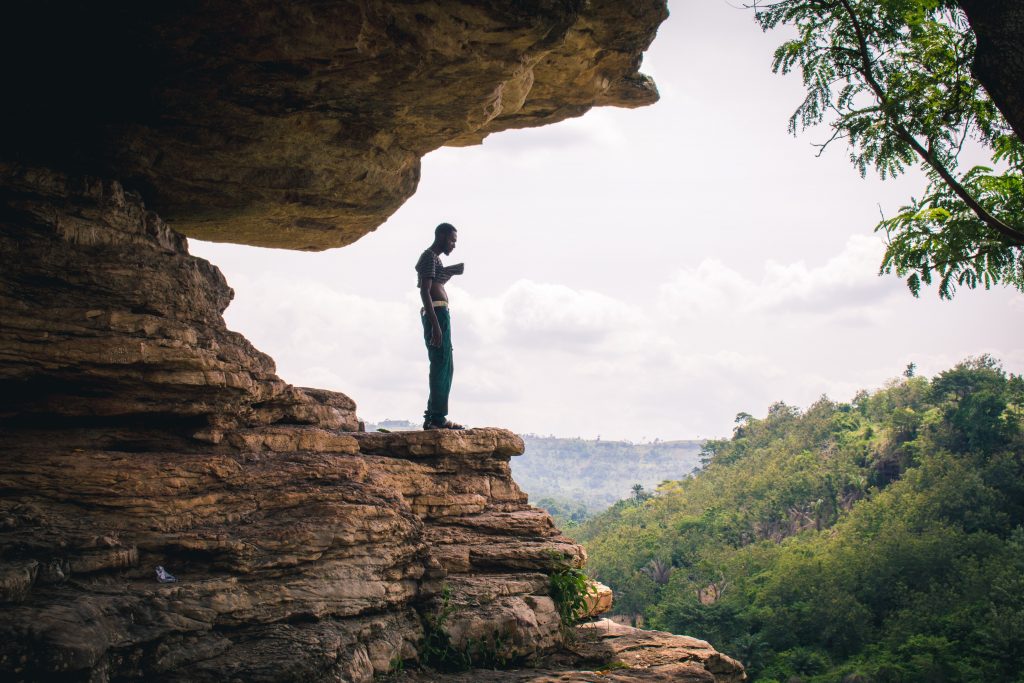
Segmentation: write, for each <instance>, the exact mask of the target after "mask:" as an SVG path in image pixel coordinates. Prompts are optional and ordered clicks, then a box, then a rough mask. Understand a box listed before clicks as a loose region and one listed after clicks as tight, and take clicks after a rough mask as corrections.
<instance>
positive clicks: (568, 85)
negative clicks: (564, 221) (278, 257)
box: [0, 0, 668, 250]
mask: <svg viewBox="0 0 1024 683" xmlns="http://www.w3.org/2000/svg"><path fill="white" fill-rule="evenodd" d="M667 15H668V12H667V9H666V0H632V1H631V2H619V1H618V0H588V1H586V2H584V0H529V1H528V2H505V1H503V0H435V1H432V2H391V1H388V0H329V1H327V2H323V1H317V2H313V1H310V0H305V1H293V2H278V1H277V0H204V1H202V2H175V3H137V2H133V3H127V2H121V1H117V0H115V1H114V2H108V3H102V4H100V5H96V4H91V5H70V4H69V3H65V2H57V1H48V0H39V1H38V2H32V3H9V4H8V5H6V6H5V7H4V9H3V10H0V27H2V28H0V54H2V56H3V57H4V64H5V65H7V66H5V69H6V71H5V101H6V107H5V125H4V126H3V127H2V128H0V158H7V159H16V160H19V161H22V162H24V163H29V164H34V165H44V166H48V167H52V168H57V169H62V170H65V171H67V170H71V171H74V172H76V173H82V172H87V173H90V174H93V175H96V176H98V177H105V178H116V179H118V180H120V181H121V182H122V183H123V184H124V185H125V186H126V187H128V188H130V189H133V190H136V191H140V192H142V194H143V196H144V198H145V200H146V203H147V205H148V206H149V207H150V208H152V209H154V210H156V211H157V212H159V213H160V215H161V216H162V217H163V218H164V219H166V220H167V221H168V222H170V223H171V224H172V225H173V226H174V228H175V229H176V230H177V231H178V232H182V233H184V234H186V235H189V236H194V237H198V238H201V239H207V240H216V241H227V242H236V243H243V244H253V245H260V246H271V247H282V248H289V249H310V250H320V249H326V248H329V247H337V246H342V245H345V244H349V243H351V242H353V241H355V240H356V239H358V238H359V237H361V236H362V235H364V234H366V233H367V232H369V231H371V230H373V229H375V228H376V227H377V226H378V225H380V224H381V223H383V222H384V220H385V219H387V217H388V216H389V215H391V213H393V212H394V211H395V210H396V209H397V208H398V207H399V206H400V205H401V204H402V203H403V202H404V201H405V200H406V199H408V198H409V197H410V196H411V195H412V193H413V192H414V191H415V189H416V185H417V183H418V181H419V174H420V157H422V156H423V155H424V154H426V153H427V152H429V151H431V150H434V149H437V148H438V147H441V146H443V145H466V144H474V143H477V142H479V141H480V140H482V139H483V138H484V137H485V136H486V135H489V134H491V133H494V132H497V131H501V130H506V129H509V128H524V127H530V126H540V125H545V124H549V123H554V122H556V121H561V120H563V119H566V118H569V117H573V116H579V115H581V114H583V113H584V112H586V111H587V110H588V109H590V108H591V107H593V106H605V105H612V106H623V107H636V106H642V105H646V104H650V103H652V102H654V101H656V99H657V90H656V88H655V87H654V84H653V82H652V81H651V80H650V79H649V78H647V77H646V76H643V75H642V74H640V72H639V71H638V69H639V65H640V60H641V56H642V53H643V51H644V50H645V49H646V48H647V46H648V45H649V44H650V43H651V41H652V40H653V39H654V35H655V32H656V30H657V27H658V25H659V24H660V23H661V22H662V21H663V20H664V19H665V18H666V16H667Z"/></svg>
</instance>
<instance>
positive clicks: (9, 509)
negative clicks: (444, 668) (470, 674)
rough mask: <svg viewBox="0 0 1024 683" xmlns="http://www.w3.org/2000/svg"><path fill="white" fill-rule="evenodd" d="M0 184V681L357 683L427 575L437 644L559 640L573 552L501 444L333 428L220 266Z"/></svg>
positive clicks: (50, 176)
mask: <svg viewBox="0 0 1024 683" xmlns="http://www.w3.org/2000/svg"><path fill="white" fill-rule="evenodd" d="M0 177H2V181H3V186H4V187H5V188H6V189H5V191H4V194H3V203H2V205H0V206H2V209H0V228H2V229H0V258H2V259H3V263H4V264H5V265H4V269H3V270H2V271H0V302H2V304H3V307H2V313H0V388H2V392H0V394H2V396H3V403H2V407H3V410H2V413H0V436H2V439H0V491H3V496H2V498H0V604H2V612H3V619H2V620H0V638H2V644H0V672H2V674H0V675H2V677H3V678H4V679H5V680H40V679H54V678H66V679H68V680H79V679H80V680H97V681H100V680H123V679H137V678H146V679H159V680H182V681H184V680H222V679H225V678H228V679H232V680H247V681H250V680H252V681H254V680H267V681H278V680H302V681H310V680H328V679H330V680H337V679H339V678H340V679H341V680H368V679H369V678H370V677H372V676H373V675H374V674H379V673H384V672H386V671H388V669H389V667H391V666H393V665H395V663H396V662H401V661H403V660H415V659H416V657H417V646H418V644H419V642H420V640H421V639H422V637H423V626H422V622H421V614H426V613H429V612H430V610H433V609H436V604H435V603H436V602H437V599H438V596H439V595H441V590H442V585H444V584H446V585H447V586H448V587H449V590H448V593H449V594H450V598H449V599H450V600H451V601H453V602H454V604H455V606H456V607H457V608H458V609H457V610H456V611H455V613H454V615H453V617H452V619H451V620H450V622H449V625H448V629H449V632H450V635H451V639H452V645H453V647H464V646H465V645H466V644H467V643H469V642H471V641H472V642H482V641H483V640H484V639H486V638H491V639H492V640H493V639H494V636H495V634H499V635H500V641H501V648H502V651H503V656H506V657H510V658H511V657H517V656H526V655H530V654H537V653H540V652H543V651H544V650H546V649H550V648H551V647H552V646H554V645H555V644H556V643H557V642H558V640H559V635H558V634H559V632H558V618H557V615H556V612H555V609H554V605H553V603H552V602H551V599H550V598H549V597H548V596H547V575H546V573H545V572H546V571H548V570H549V567H550V566H551V556H552V554H557V555H559V556H563V557H568V558H570V560H571V561H574V562H576V563H579V562H582V557H583V555H582V549H581V548H580V547H579V546H577V545H575V544H574V543H572V542H571V541H568V540H567V539H564V538H562V537H561V536H560V535H559V532H558V530H557V529H555V527H554V525H553V524H552V522H551V519H550V517H548V515H547V514H546V513H544V512H542V511H540V510H537V509H535V508H531V507H530V506H529V505H528V504H527V500H526V496H525V495H524V494H523V493H522V491H520V490H519V488H518V487H517V486H516V485H515V483H514V482H513V481H512V478H511V474H510V470H509V466H508V461H509V458H510V457H511V456H513V455H515V454H518V453H521V452H522V450H523V444H522V441H521V440H520V439H519V438H518V437H516V436H515V435H513V434H511V433H509V432H506V431H503V430H471V431H467V432H462V433H455V432H416V433H406V434H393V435H391V434H364V433H359V432H355V431H354V430H355V429H356V428H357V426H358V421H357V419H356V416H355V405H354V404H353V403H352V401H351V400H349V399H348V398H347V397H345V396H343V395H341V394H336V393H332V392H324V391H319V390H312V389H298V388H295V387H291V386H289V385H288V384H286V383H285V382H283V381H282V380H281V379H280V378H278V377H277V376H276V375H275V374H274V367H273V363H272V361H271V360H270V359H269V358H267V357H266V356H265V355H263V354H260V353H259V352H257V351H256V350H255V349H253V348H252V347H251V345H249V343H248V342H246V341H245V339H243V338H242V337H241V336H240V335H238V334H235V333H233V332H230V331H228V330H227V329H226V328H225V326H224V322H223V319H222V318H221V312H222V311H223V310H224V307H225V306H226V305H227V303H228V301H229V300H230V298H231V290H230V289H229V288H228V287H227V285H226V283H225V282H224V279H223V277H222V276H221V275H220V273H219V271H217V269H216V268H214V267H213V266H211V265H210V264H208V263H206V262H205V261H203V260H201V259H197V258H194V257H192V256H190V255H189V254H188V252H187V249H186V242H185V240H184V238H182V237H181V236H180V235H178V234H177V233H175V232H173V231H171V230H170V229H169V228H168V227H167V226H166V225H165V224H164V223H163V222H162V221H161V220H160V219H159V218H158V217H157V216H156V215H155V214H152V213H150V212H148V211H146V210H145V207H144V206H143V204H142V203H141V200H140V199H139V198H138V197H137V196H135V195H133V194H131V193H128V192H125V191H124V190H123V188H121V186H120V185H119V184H118V183H114V182H100V181H96V180H91V179H78V180H76V179H72V178H69V177H66V176H64V175H61V174H58V173H53V172H50V171H44V170H39V169H30V168H24V167H17V166H13V165H6V166H3V167H0ZM157 566H162V567H164V568H166V569H167V570H168V571H169V572H171V573H172V574H174V575H176V576H177V577H178V579H179V581H178V582H175V583H166V584H161V583H159V582H158V581H157V577H156V574H155V567H157Z"/></svg>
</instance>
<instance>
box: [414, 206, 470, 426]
mask: <svg viewBox="0 0 1024 683" xmlns="http://www.w3.org/2000/svg"><path fill="white" fill-rule="evenodd" d="M457 238H458V233H457V232H456V230H455V226H453V225H451V224H450V223H441V225H439V226H437V228H435V229H434V243H433V244H431V245H430V248H429V249H427V250H426V251H424V252H423V254H422V255H421V256H420V260H419V261H417V262H416V275H417V286H418V287H419V288H420V299H421V300H422V301H423V308H422V310H420V317H421V318H422V319H423V339H424V341H426V343H427V357H428V358H429V359H430V396H429V398H427V410H426V412H425V413H424V414H423V418H424V419H423V428H424V429H465V428H464V427H463V426H462V425H460V424H456V423H455V422H452V421H451V420H449V419H448V394H449V393H450V392H451V388H452V376H453V375H454V374H455V362H454V360H453V359H452V319H451V313H450V312H449V310H448V293H447V292H445V291H444V283H446V282H448V280H450V279H451V278H452V276H453V275H462V271H463V268H464V265H463V264H461V263H456V264H455V265H453V266H444V265H442V264H441V259H440V255H441V254H445V255H446V256H447V255H448V254H451V253H452V250H453V249H455V241H456V239H457Z"/></svg>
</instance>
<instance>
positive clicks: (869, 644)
mask: <svg viewBox="0 0 1024 683" xmlns="http://www.w3.org/2000/svg"><path fill="white" fill-rule="evenodd" d="M906 374H907V375H908V376H905V377H903V378H901V379H900V380H897V381H893V382H892V383H890V385H888V386H887V387H885V388H884V389H881V390H879V391H877V392H875V393H873V394H868V393H866V392H861V393H859V394H858V395H857V396H856V397H854V399H853V400H852V401H851V402H850V403H836V402H833V401H831V400H829V399H827V398H824V397H823V398H822V399H820V400H819V401H818V402H816V403H815V404H814V405H812V406H810V407H809V408H807V409H806V410H805V411H800V410H797V409H795V408H793V407H790V406H787V405H785V404H782V403H777V404H775V405H773V406H772V407H771V408H770V410H769V412H768V414H767V415H766V416H765V417H763V418H754V417H751V416H750V415H747V414H740V415H739V416H738V417H737V424H736V428H735V430H734V433H733V435H732V437H731V438H729V439H722V440H717V441H709V442H707V443H706V444H705V446H704V449H703V454H702V457H703V461H704V467H703V469H702V470H701V471H700V472H699V473H698V474H697V475H696V476H695V477H692V478H685V479H681V480H679V481H674V482H670V483H666V484H663V485H662V486H660V487H659V488H658V490H657V492H656V495H655V496H654V497H652V498H649V499H646V500H644V499H642V498H637V499H632V500H626V501H622V502H619V503H617V504H615V505H614V506H613V507H612V508H611V509H609V510H608V511H606V512H605V513H603V514H601V515H599V516H597V517H595V518H593V519H591V520H590V521H588V522H586V523H585V524H584V525H582V526H581V527H580V528H578V529H574V530H573V531H572V534H573V536H574V537H575V538H576V539H578V540H579V541H581V542H583V543H584V545H585V546H586V548H587V550H588V552H589V554H590V564H589V571H590V573H591V574H592V575H593V576H594V577H595V578H597V579H599V580H601V581H603V582H604V583H606V584H608V585H610V586H611V587H612V588H613V589H614V590H615V594H616V608H615V609H616V611H617V612H618V613H620V614H625V615H628V616H629V617H631V618H633V619H634V620H637V621H643V622H644V624H645V625H646V626H647V627H648V628H657V629H665V630H668V631H672V632H674V633H681V634H699V636H700V637H701V638H704V639H707V640H709V641H711V642H713V643H715V645H716V647H718V648H719V649H720V650H721V651H723V652H725V653H727V654H729V655H732V656H734V657H737V658H739V659H741V660H742V661H743V662H744V663H745V664H746V665H747V667H748V671H749V672H750V673H751V674H752V676H753V679H754V680H756V681H761V682H767V681H778V682H780V683H823V682H825V681H834V682H836V683H839V682H844V683H852V682H860V683H868V682H878V683H881V682H900V683H902V682H906V683H910V682H918V681H978V682H981V681H986V682H991V681H1024V433H1022V419H1024V380H1022V378H1021V377H1019V376H1013V375H1008V374H1007V373H1005V372H1004V371H1003V370H1002V369H1001V367H1000V366H999V364H998V363H997V362H996V361H995V360H993V359H991V358H989V357H981V358H977V359H972V360H968V361H965V362H963V363H961V364H959V365H957V366H956V367H954V368H952V369H950V370H948V371H946V372H943V373H941V374H939V375H937V376H936V377H934V378H932V379H927V378H924V377H913V376H912V375H913V371H912V368H908V372H907V373H906Z"/></svg>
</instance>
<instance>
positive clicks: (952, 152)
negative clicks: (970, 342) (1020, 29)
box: [752, 0, 1024, 298]
mask: <svg viewBox="0 0 1024 683" xmlns="http://www.w3.org/2000/svg"><path fill="white" fill-rule="evenodd" d="M752 7H753V8H754V9H755V16H756V18H757V21H758V22H759V23H760V25H761V26H762V28H764V29H765V30H769V29H774V28H777V27H780V26H790V27H792V28H794V29H795V30H796V33H797V35H796V37H795V38H792V39H790V40H787V41H786V42H785V43H783V44H782V45H781V46H780V47H779V48H778V49H777V50H776V52H775V58H774V62H773V69H774V70H775V71H776V72H780V73H784V74H785V73H789V72H791V71H794V70H799V71H800V73H801V74H802V76H803V83H804V86H805V89H806V92H807V95H806V97H805V99H804V101H803V102H802V103H801V104H800V106H799V107H798V108H797V110H796V112H795V113H794V114H793V116H792V118H791V119H790V123H789V126H790V131H791V132H792V133H794V134H796V133H798V132H800V131H803V130H806V129H808V128H813V127H817V126H819V125H821V124H825V125H827V126H828V127H829V128H830V130H831V133H830V135H829V137H828V138H827V139H826V140H825V141H824V142H822V143H821V144H820V145H819V147H820V148H821V150H822V151H823V150H824V149H825V148H826V147H828V146H829V145H831V144H832V143H834V142H836V141H840V140H842V141H845V142H846V143H847V144H848V146H849V150H850V160H851V162H852V163H853V164H854V165H855V166H856V167H857V169H858V170H859V171H860V173H861V174H862V175H864V174H866V173H867V172H868V171H869V170H871V169H873V170H875V171H876V172H878V173H879V174H880V175H881V177H882V178H886V177H890V176H894V175H898V174H900V173H903V172H904V171H905V170H906V169H907V168H908V167H911V166H920V167H921V168H923V170H924V171H925V172H926V173H927V175H928V177H929V183H928V186H927V188H926V189H925V190H924V192H923V194H922V196H921V197H920V198H912V199H911V200H910V201H909V203H908V204H907V205H906V206H904V207H902V208H901V209H900V211H899V213H898V214H897V215H895V216H892V217H890V218H884V219H883V220H882V221H881V222H880V223H879V224H878V225H877V227H876V228H875V229H876V231H880V232H883V233H884V234H885V236H886V238H887V248H886V252H885V256H884V258H883V261H882V264H881V268H880V270H881V272H882V273H896V274H897V275H899V276H900V277H904V278H906V282H907V285H908V286H909V288H910V290H911V292H912V293H913V294H914V295H915V296H918V295H919V293H920V289H921V286H922V284H932V283H933V282H935V283H937V285H938V293H939V296H940V297H942V298H952V297H953V296H954V294H955V292H956V288H957V286H964V287H968V288H972V289H973V288H975V287H978V286H979V285H980V286H983V287H985V288H986V289H987V288H989V287H991V286H993V285H996V284H1005V285H1008V286H1012V287H1015V288H1017V289H1018V290H1021V291H1024V145H1022V144H1021V140H1020V138H1019V137H1018V136H1017V135H1016V134H1015V133H1014V132H1013V130H1012V128H1011V127H1010V126H1009V124H1008V123H1007V121H1006V119H1005V118H1004V116H1003V115H1002V113H1001V112H1000V111H999V109H998V108H997V107H996V105H995V104H994V103H993V102H992V100H991V98H990V97H989V96H988V94H987V93H986V92H985V90H984V89H983V88H982V86H981V85H980V84H979V82H978V81H977V80H976V79H975V78H974V77H973V75H972V74H971V64H972V63H973V61H974V55H975V51H976V48H977V45H976V40H975V36H974V34H973V32H972V31H971V29H970V26H969V24H968V21H967V17H966V16H965V15H964V13H963V11H962V10H960V9H959V7H958V6H957V5H956V4H955V3H953V2H952V1H951V0H781V1H779V2H774V3H771V4H760V3H756V4H754V5H752ZM969 143H971V144H974V145H976V146H978V147H980V148H981V149H983V150H985V151H986V152H987V154H988V156H989V157H990V158H991V165H980V166H974V167H972V168H969V169H967V170H966V171H962V172H961V171H960V170H959V162H960V157H961V153H962V152H963V150H964V148H965V145H967V144H969Z"/></svg>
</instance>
